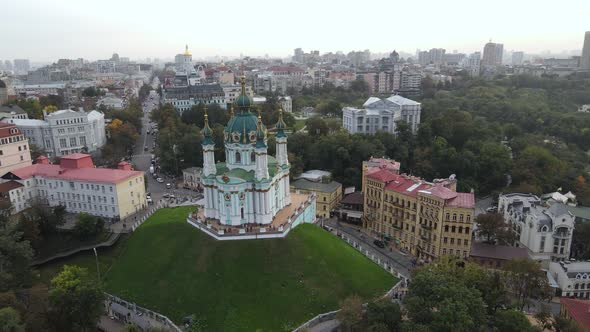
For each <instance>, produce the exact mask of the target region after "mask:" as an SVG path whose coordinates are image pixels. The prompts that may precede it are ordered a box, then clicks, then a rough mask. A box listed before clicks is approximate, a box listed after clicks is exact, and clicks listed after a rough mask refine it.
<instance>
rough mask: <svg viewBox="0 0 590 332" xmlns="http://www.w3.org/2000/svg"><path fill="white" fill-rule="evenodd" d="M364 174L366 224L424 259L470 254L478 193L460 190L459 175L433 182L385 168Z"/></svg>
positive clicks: (385, 237)
mask: <svg viewBox="0 0 590 332" xmlns="http://www.w3.org/2000/svg"><path fill="white" fill-rule="evenodd" d="M364 178H365V179H363V182H364V183H365V184H364V190H365V191H364V193H363V194H364V209H363V210H364V212H363V227H364V228H366V229H367V230H368V231H370V232H371V233H373V234H374V235H376V236H379V237H382V238H383V239H386V240H390V241H391V242H390V243H391V244H392V245H393V246H395V247H397V248H399V249H401V250H404V251H406V252H409V253H411V254H412V255H414V256H416V257H418V258H420V259H422V260H424V261H431V260H434V259H436V258H437V257H440V256H443V255H455V256H459V257H469V253H470V250H471V232H472V230H473V224H474V213H475V210H474V206H475V197H474V194H473V193H472V192H470V193H462V192H457V191H456V183H457V182H456V179H455V178H454V176H450V177H449V178H448V179H435V180H434V181H433V182H427V181H425V180H424V179H421V178H418V177H413V176H409V175H406V174H396V173H395V172H392V171H390V170H387V169H379V170H377V171H374V172H366V173H365V175H364Z"/></svg>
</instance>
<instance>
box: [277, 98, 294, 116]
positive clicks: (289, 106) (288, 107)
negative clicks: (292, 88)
mask: <svg viewBox="0 0 590 332" xmlns="http://www.w3.org/2000/svg"><path fill="white" fill-rule="evenodd" d="M279 104H281V109H282V110H283V111H284V112H287V113H291V112H293V100H292V99H291V97H289V96H284V97H279Z"/></svg>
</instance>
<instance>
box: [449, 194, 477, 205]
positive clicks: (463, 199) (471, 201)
mask: <svg viewBox="0 0 590 332" xmlns="http://www.w3.org/2000/svg"><path fill="white" fill-rule="evenodd" d="M447 206H450V207H461V208H469V209H473V208H474V207H475V195H474V194H473V193H457V197H455V198H453V199H451V200H450V201H448V202H447Z"/></svg>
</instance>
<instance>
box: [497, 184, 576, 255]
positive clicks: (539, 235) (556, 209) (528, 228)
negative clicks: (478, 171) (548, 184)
mask: <svg viewBox="0 0 590 332" xmlns="http://www.w3.org/2000/svg"><path fill="white" fill-rule="evenodd" d="M498 213H501V214H502V215H503V216H504V220H505V222H507V223H509V224H510V225H511V226H512V230H513V231H514V233H515V235H516V240H517V241H516V245H517V246H519V247H525V248H527V249H528V253H529V257H530V258H531V259H534V260H537V261H546V262H547V261H561V260H565V259H568V258H569V256H570V247H571V244H572V234H573V231H574V225H575V222H574V219H575V216H574V215H573V214H572V213H571V212H570V211H569V210H568V208H567V206H566V205H565V204H562V203H553V204H551V205H549V204H547V203H543V201H542V200H541V199H540V198H539V197H537V196H535V195H532V194H520V193H513V194H506V195H500V197H499V200H498Z"/></svg>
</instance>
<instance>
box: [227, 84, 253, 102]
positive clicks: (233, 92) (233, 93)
mask: <svg viewBox="0 0 590 332" xmlns="http://www.w3.org/2000/svg"><path fill="white" fill-rule="evenodd" d="M221 88H222V89H223V94H224V95H225V102H226V103H228V104H233V102H234V101H236V98H238V97H239V96H240V92H241V91H242V88H241V86H240V85H239V84H222V85H221ZM246 95H247V96H248V97H250V98H252V97H254V93H253V92H252V87H250V86H249V85H247V86H246Z"/></svg>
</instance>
